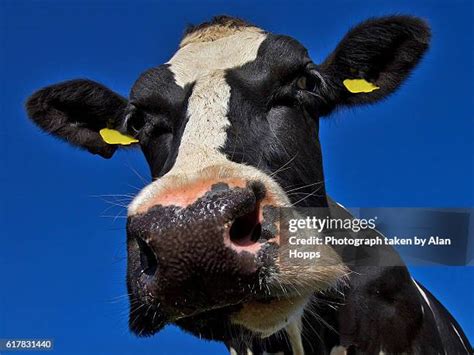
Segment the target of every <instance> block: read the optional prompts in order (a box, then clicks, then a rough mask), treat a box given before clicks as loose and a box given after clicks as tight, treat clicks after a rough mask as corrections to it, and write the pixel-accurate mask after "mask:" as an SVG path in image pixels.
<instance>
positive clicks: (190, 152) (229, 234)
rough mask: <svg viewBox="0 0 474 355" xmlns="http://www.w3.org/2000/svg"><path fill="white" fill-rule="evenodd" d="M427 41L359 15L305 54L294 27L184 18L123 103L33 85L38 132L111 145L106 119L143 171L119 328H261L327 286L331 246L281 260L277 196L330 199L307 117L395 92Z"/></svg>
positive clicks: (295, 200)
mask: <svg viewBox="0 0 474 355" xmlns="http://www.w3.org/2000/svg"><path fill="white" fill-rule="evenodd" d="M428 41H429V30H428V28H427V26H426V25H425V24H424V23H423V22H422V21H420V20H418V19H415V18H410V17H387V18H381V19H375V20H370V21H367V22H365V23H363V24H361V25H359V26H358V27H356V28H354V29H353V30H352V31H351V32H349V33H348V34H347V35H346V37H345V38H344V39H343V40H342V41H341V43H340V44H339V46H338V47H337V48H336V50H335V51H334V52H333V53H332V54H331V55H330V56H329V57H328V59H327V60H326V61H325V62H324V63H323V64H321V65H316V64H314V63H313V62H312V61H311V59H310V58H309V56H308V53H307V51H306V49H305V48H304V47H303V46H302V45H301V44H300V43H298V42H297V41H295V40H294V39H292V38H289V37H286V36H278V35H273V34H269V33H267V32H264V31H262V30H260V29H258V28H256V27H253V26H250V25H248V24H246V23H244V22H242V21H240V20H236V19H232V18H227V17H220V18H216V19H215V20H213V21H212V22H210V23H206V24H203V25H200V26H198V27H195V28H192V29H190V30H189V31H188V33H187V34H186V35H185V37H184V39H183V40H182V42H181V45H180V48H179V50H178V51H177V52H176V53H175V54H174V56H173V57H172V58H171V60H170V61H169V62H168V63H166V64H163V65H161V66H158V67H156V68H153V69H150V70H148V71H146V72H145V73H143V74H142V75H141V76H140V77H139V78H138V80H137V81H136V82H135V84H134V85H133V87H132V89H131V92H130V95H129V99H128V100H127V99H124V98H122V97H120V96H119V95H117V94H115V93H114V92H112V91H110V90H109V89H107V88H105V87H104V86H102V85H100V84H97V83H95V82H92V81H87V80H74V81H69V82H65V83H61V84H57V85H54V86H50V87H47V88H44V89H42V90H40V91H39V92H37V93H35V94H34V95H33V96H32V97H31V98H30V99H29V101H28V103H27V107H28V112H29V115H30V117H31V118H32V119H33V120H34V121H35V122H36V123H37V124H38V125H39V126H40V127H41V128H43V129H44V130H46V131H48V132H51V133H52V134H55V135H57V136H60V137H62V138H64V139H66V140H67V141H69V142H70V143H73V144H76V145H78V146H81V147H84V148H86V149H87V150H89V151H91V152H93V153H96V154H100V155H102V156H104V157H107V158H108V157H111V156H112V154H113V153H114V151H115V150H116V149H117V147H119V145H118V144H110V142H109V143H107V142H106V141H104V139H103V137H102V136H101V135H100V133H99V131H100V130H101V129H103V128H106V127H108V128H113V129H115V130H118V131H120V132H121V133H123V134H126V135H128V136H133V137H134V138H135V139H137V140H138V143H136V145H137V146H138V145H139V146H140V147H141V149H142V151H143V153H144V155H145V157H146V159H147V161H148V163H149V166H150V170H151V173H152V176H153V182H151V183H150V184H149V185H148V186H146V187H145V188H144V189H143V190H142V191H141V192H140V193H139V194H138V196H137V197H136V198H135V199H134V200H133V202H132V203H131V204H130V206H129V209H128V223H127V242H128V275H127V284H128V290H129V293H130V301H131V311H130V327H131V329H132V330H133V331H134V332H136V333H138V334H142V335H147V334H151V333H154V332H156V331H158V330H159V329H161V328H162V327H163V326H164V325H165V324H166V323H177V324H178V325H180V326H182V327H183V328H185V329H188V330H191V331H193V332H194V333H196V334H199V335H201V336H205V337H213V338H219V339H224V338H226V337H229V336H230V335H229V334H230V333H231V332H232V331H236V330H235V329H239V328H240V327H243V328H245V329H247V330H250V331H252V332H254V333H258V334H261V335H264V336H265V335H269V334H272V333H274V332H276V331H278V330H280V329H282V328H283V327H285V326H286V325H287V324H288V323H290V322H292V320H293V319H295V317H297V316H298V315H299V314H301V312H302V310H303V308H304V307H305V305H306V304H307V302H308V299H309V298H310V296H311V295H312V293H314V292H315V291H318V290H323V289H325V288H328V287H333V286H334V285H336V283H337V281H338V280H340V279H341V278H343V276H344V273H345V272H346V269H345V267H344V265H343V264H342V262H341V261H340V259H339V257H338V255H337V254H336V253H335V252H333V251H332V250H330V249H328V250H325V251H324V253H322V255H324V257H323V258H322V260H320V261H318V262H317V263H312V264H310V265H308V264H305V265H303V264H301V265H298V264H297V263H291V264H289V263H288V261H287V260H286V259H283V258H279V252H280V251H281V250H280V249H281V245H280V238H279V232H278V230H279V224H278V218H277V217H278V208H279V207H282V206H292V205H305V206H326V204H327V202H326V195H325V187H324V179H323V169H322V157H321V149H320V145H319V140H318V129H319V124H318V119H319V117H321V116H324V115H327V114H328V113H330V112H331V111H332V110H333V109H334V108H336V107H337V106H343V105H354V104H361V103H370V102H375V101H377V100H379V99H381V98H383V97H385V96H387V95H388V94H390V93H391V92H393V91H394V90H395V89H396V88H397V87H398V86H399V85H400V83H401V82H402V81H403V80H404V79H405V78H406V77H407V75H408V74H409V72H410V71H411V69H412V68H413V67H414V66H415V65H416V63H417V62H418V61H419V59H420V58H421V56H422V54H423V53H424V51H425V50H426V49H427V47H428ZM346 79H349V80H359V82H356V83H359V84H360V83H361V82H362V84H363V86H364V85H365V86H366V87H368V88H364V87H362V88H360V87H358V88H357V87H356V88H354V87H352V86H351V82H350V81H349V82H347V81H346ZM362 79H363V80H362ZM352 83H353V82H352ZM116 143H117V142H116ZM285 260H286V261H285Z"/></svg>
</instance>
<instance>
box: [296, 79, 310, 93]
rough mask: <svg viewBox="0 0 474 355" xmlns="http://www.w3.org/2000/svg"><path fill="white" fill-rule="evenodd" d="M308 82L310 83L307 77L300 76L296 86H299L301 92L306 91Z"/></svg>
mask: <svg viewBox="0 0 474 355" xmlns="http://www.w3.org/2000/svg"><path fill="white" fill-rule="evenodd" d="M307 82H308V81H307V80H306V76H300V77H299V78H298V80H296V86H298V88H299V89H301V90H306V88H307V86H306V85H307Z"/></svg>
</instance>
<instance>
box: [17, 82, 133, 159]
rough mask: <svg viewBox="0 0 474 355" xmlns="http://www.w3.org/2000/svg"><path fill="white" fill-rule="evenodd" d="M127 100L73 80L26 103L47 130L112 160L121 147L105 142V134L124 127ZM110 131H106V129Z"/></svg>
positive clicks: (96, 86) (46, 90)
mask: <svg viewBox="0 0 474 355" xmlns="http://www.w3.org/2000/svg"><path fill="white" fill-rule="evenodd" d="M126 108H127V100H126V99H124V98H123V97H121V96H120V95H118V94H116V93H115V92H113V91H112V90H110V89H108V88H106V87H105V86H103V85H101V84H99V83H96V82H93V81H90V80H82V79H79V80H71V81H66V82H63V83H59V84H55V85H51V86H48V87H45V88H43V89H41V90H39V91H37V92H35V93H34V94H33V95H31V97H30V98H29V99H28V100H27V102H26V109H27V111H28V116H29V117H30V118H31V119H32V120H33V121H34V122H35V123H36V124H37V125H38V126H39V127H40V128H41V129H43V130H44V131H46V132H48V133H51V134H52V135H54V136H57V137H60V138H62V139H64V140H65V141H67V142H69V143H71V144H73V145H76V146H79V147H81V148H84V149H86V150H88V151H89V152H91V153H93V154H99V155H101V156H102V157H104V158H110V157H111V156H112V155H113V154H114V152H115V150H116V149H117V144H110V142H109V143H107V142H106V141H105V140H104V137H103V132H105V131H107V132H112V133H115V134H120V133H119V132H116V131H110V129H112V128H118V127H121V125H122V122H123V121H124V119H125V116H126ZM106 128H108V129H107V130H105V131H102V132H101V130H104V129H106Z"/></svg>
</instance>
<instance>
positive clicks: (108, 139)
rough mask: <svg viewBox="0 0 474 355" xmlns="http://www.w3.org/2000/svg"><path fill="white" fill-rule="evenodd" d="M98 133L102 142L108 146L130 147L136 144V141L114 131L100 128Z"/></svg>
mask: <svg viewBox="0 0 474 355" xmlns="http://www.w3.org/2000/svg"><path fill="white" fill-rule="evenodd" d="M99 133H100V136H101V137H102V139H103V140H104V142H105V143H108V144H120V145H130V144H133V143H138V139H135V138H133V137H131V136H127V135H126V134H123V133H121V132H119V131H117V130H115V129H110V128H102V129H101V130H100V131H99Z"/></svg>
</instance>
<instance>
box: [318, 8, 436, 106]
mask: <svg viewBox="0 0 474 355" xmlns="http://www.w3.org/2000/svg"><path fill="white" fill-rule="evenodd" d="M430 37H431V33H430V28H429V26H428V25H427V23H426V22H424V21H423V20H421V19H419V18H416V17H410V16H389V17H381V18H374V19H370V20H367V21H365V22H363V23H361V24H359V25H358V26H356V27H354V28H353V29H352V30H350V31H349V32H348V33H347V34H346V36H345V37H344V38H343V39H342V40H341V42H340V43H339V45H338V46H337V48H336V49H335V50H334V52H333V53H331V55H329V57H328V58H327V59H326V60H325V61H324V63H322V64H321V65H320V66H319V71H320V74H321V76H322V79H324V80H323V82H322V86H321V89H320V90H321V92H320V93H319V95H321V96H322V98H323V101H324V102H325V103H326V107H325V111H326V112H325V113H329V112H330V111H331V110H332V109H333V108H335V107H336V106H338V105H349V106H350V105H358V104H367V103H373V102H376V101H378V100H380V99H383V98H385V97H387V96H388V95H390V94H391V93H392V92H394V91H395V90H397V88H398V87H399V86H400V84H401V83H402V82H403V81H404V80H405V79H406V78H407V77H408V75H409V74H410V72H411V71H412V69H413V68H414V67H415V66H416V65H417V64H418V62H419V61H420V59H421V58H422V56H423V54H424V53H425V52H426V50H427V49H428V47H429V42H430Z"/></svg>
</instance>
